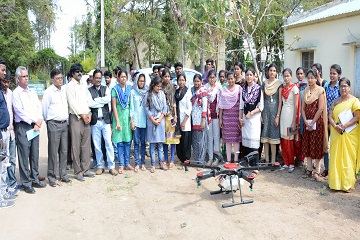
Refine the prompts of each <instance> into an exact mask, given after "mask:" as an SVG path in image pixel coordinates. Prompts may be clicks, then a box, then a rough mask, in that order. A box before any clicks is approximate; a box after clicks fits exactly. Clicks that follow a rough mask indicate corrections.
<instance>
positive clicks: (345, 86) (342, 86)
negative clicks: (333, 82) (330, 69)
mask: <svg viewBox="0 0 360 240" xmlns="http://www.w3.org/2000/svg"><path fill="white" fill-rule="evenodd" d="M348 87H349V86H348V85H341V86H340V88H348Z"/></svg>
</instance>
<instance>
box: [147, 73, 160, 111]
mask: <svg viewBox="0 0 360 240" xmlns="http://www.w3.org/2000/svg"><path fill="white" fill-rule="evenodd" d="M161 82H162V80H161V78H160V77H158V76H156V77H154V78H153V79H152V80H151V83H150V87H149V91H148V95H147V98H146V106H148V107H149V108H151V102H152V101H151V98H152V92H153V90H154V87H155V86H156V85H158V84H159V83H161Z"/></svg>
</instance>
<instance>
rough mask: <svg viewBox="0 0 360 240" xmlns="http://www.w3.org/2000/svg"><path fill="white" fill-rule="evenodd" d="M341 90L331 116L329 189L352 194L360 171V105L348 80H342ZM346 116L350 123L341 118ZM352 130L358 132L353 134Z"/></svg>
mask: <svg viewBox="0 0 360 240" xmlns="http://www.w3.org/2000/svg"><path fill="white" fill-rule="evenodd" d="M339 87H340V93H341V97H340V98H338V99H336V100H335V101H334V103H333V105H332V107H331V110H330V115H329V120H330V125H331V135H330V166H329V187H330V188H331V189H333V190H341V191H344V192H347V193H349V192H353V191H354V190H355V182H356V175H357V173H358V171H359V158H358V151H359V149H358V144H359V132H360V131H359V130H360V128H359V124H358V121H359V117H360V102H359V100H358V99H357V98H356V97H354V96H353V95H351V94H350V80H349V79H347V78H345V77H344V78H341V79H340V82H339ZM346 113H348V116H349V118H348V119H347V120H345V118H344V117H342V116H344V115H346ZM341 120H343V121H341ZM349 127H355V128H354V129H352V130H351V131H350V129H349Z"/></svg>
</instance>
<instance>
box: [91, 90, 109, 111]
mask: <svg viewBox="0 0 360 240" xmlns="http://www.w3.org/2000/svg"><path fill="white" fill-rule="evenodd" d="M99 89H100V87H97V88H96V90H98V91H99ZM89 95H90V98H92V97H91V93H90V91H89ZM110 101H111V96H110V90H109V88H108V87H106V90H105V96H104V97H97V98H94V99H93V100H92V101H91V100H90V101H88V104H89V107H90V108H97V109H98V118H102V117H103V112H102V107H103V106H104V105H105V104H109V103H110ZM109 111H110V109H109Z"/></svg>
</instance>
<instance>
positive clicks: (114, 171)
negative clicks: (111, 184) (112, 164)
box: [109, 168, 118, 176]
mask: <svg viewBox="0 0 360 240" xmlns="http://www.w3.org/2000/svg"><path fill="white" fill-rule="evenodd" d="M109 173H110V174H111V175H113V176H116V175H118V171H116V169H115V168H113V169H110V170H109Z"/></svg>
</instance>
